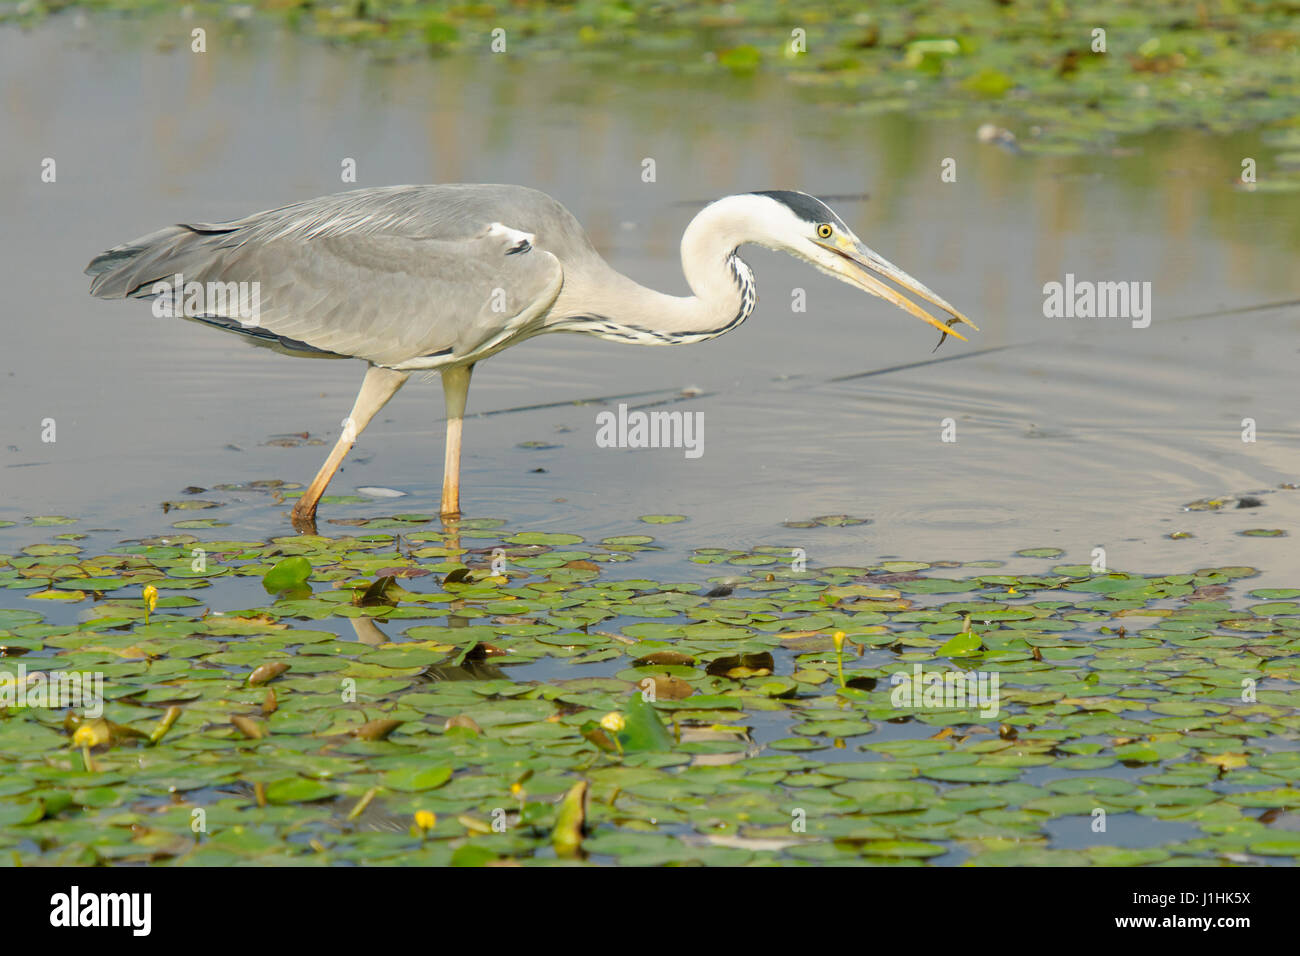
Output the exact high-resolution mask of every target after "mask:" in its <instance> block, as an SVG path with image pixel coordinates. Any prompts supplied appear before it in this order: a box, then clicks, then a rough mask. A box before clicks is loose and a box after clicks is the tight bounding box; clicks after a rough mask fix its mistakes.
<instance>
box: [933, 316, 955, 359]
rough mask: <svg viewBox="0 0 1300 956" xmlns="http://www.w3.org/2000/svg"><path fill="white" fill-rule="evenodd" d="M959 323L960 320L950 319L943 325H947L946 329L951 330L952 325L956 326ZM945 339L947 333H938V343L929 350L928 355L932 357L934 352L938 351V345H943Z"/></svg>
mask: <svg viewBox="0 0 1300 956" xmlns="http://www.w3.org/2000/svg"><path fill="white" fill-rule="evenodd" d="M960 321H961V320H960V319H957V318H952V319H949V320H948V321H947V322H946V323H944V324H945V325H947V326H948V328H952V327H953V326H954V325H956V324H957V323H958V322H960ZM947 338H948V333H947V332H940V333H939V342H938V344H937V345H935V347H934V348H932V349H930V354H931V355H933V354H934V353H935V352H937V351H939V346H940V345H943V343H944V340H945V339H947Z"/></svg>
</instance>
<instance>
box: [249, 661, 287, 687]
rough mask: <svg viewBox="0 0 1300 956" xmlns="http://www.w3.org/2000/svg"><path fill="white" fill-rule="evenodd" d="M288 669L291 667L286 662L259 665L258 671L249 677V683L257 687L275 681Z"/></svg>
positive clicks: (269, 662) (268, 662) (270, 662)
mask: <svg viewBox="0 0 1300 956" xmlns="http://www.w3.org/2000/svg"><path fill="white" fill-rule="evenodd" d="M288 669H289V665H288V664H286V663H285V662H284V661H267V662H266V663H265V664H259V665H257V668H256V670H254V671H253V673H251V674H249V675H248V682H249V683H250V684H252V685H253V686H254V687H256V686H258V685H259V684H265V683H268V682H269V681H273V680H275V679H276V678H277V677H279V676H280V675H281V674H283V673H284V672H285V671H287V670H288Z"/></svg>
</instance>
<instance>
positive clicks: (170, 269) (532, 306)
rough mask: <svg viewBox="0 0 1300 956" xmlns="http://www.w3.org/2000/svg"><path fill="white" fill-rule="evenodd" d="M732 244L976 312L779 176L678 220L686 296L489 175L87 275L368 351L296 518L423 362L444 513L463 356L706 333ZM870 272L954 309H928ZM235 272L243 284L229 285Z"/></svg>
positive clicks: (322, 207) (283, 212)
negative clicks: (437, 430)
mask: <svg viewBox="0 0 1300 956" xmlns="http://www.w3.org/2000/svg"><path fill="white" fill-rule="evenodd" d="M746 243H754V244H757V245H761V246H766V247H768V248H771V249H776V250H780V251H783V252H787V253H789V254H791V255H793V256H796V257H797V258H799V259H802V260H804V261H805V262H808V263H810V264H812V265H813V266H815V267H816V268H817V269H819V270H821V271H822V272H825V273H827V274H829V275H832V276H834V277H835V278H837V279H840V280H842V281H844V282H847V283H849V284H850V285H852V286H855V287H856V288H858V289H861V290H862V291H864V292H868V293H870V294H871V295H874V296H879V297H880V298H882V299H885V300H886V301H888V302H892V303H893V304H894V305H896V306H898V307H899V308H901V309H903V310H905V311H907V312H910V313H911V314H912V315H914V316H916V317H917V318H919V319H921V320H923V321H925V322H927V323H929V324H930V325H932V326H934V327H935V328H937V329H939V330H940V331H942V332H944V333H945V334H951V335H954V336H956V337H957V338H959V339H962V340H963V341H964V340H965V336H963V335H961V334H960V333H959V332H957V331H956V330H954V329H953V328H952V326H953V325H954V324H955V323H957V322H961V323H964V324H965V325H968V326H970V327H971V328H976V326H975V324H974V323H973V322H971V321H970V319H968V318H966V316H964V315H962V314H961V313H960V312H958V311H957V310H956V309H955V308H954V307H953V306H951V305H949V304H948V303H947V302H946V301H945V300H944V299H942V298H941V297H940V296H939V295H938V294H937V293H935V292H932V291H931V290H930V289H928V288H926V286H924V285H923V284H922V283H920V282H918V281H917V280H916V279H914V278H912V277H911V276H909V275H908V274H907V273H905V272H903V271H902V270H901V269H899V268H898V267H896V266H894V265H892V264H891V263H889V262H888V261H886V260H885V259H883V258H881V257H880V256H879V255H877V254H876V253H875V252H873V251H872V250H871V249H869V248H868V247H867V246H866V244H865V243H863V242H862V240H860V239H859V238H858V237H857V236H856V235H854V233H853V231H852V230H851V229H849V227H848V226H847V225H845V224H844V221H843V220H842V219H840V217H839V216H837V215H836V214H835V213H834V212H832V211H831V210H830V208H829V207H827V206H826V204H825V203H823V202H821V201H820V200H818V199H816V198H815V197H813V196H810V195H808V194H806V193H802V192H794V191H789V190H768V191H760V192H752V193H743V194H740V195H734V196H727V197H725V198H722V199H719V200H717V201H716V202H713V203H711V204H709V205H708V206H706V207H705V208H704V209H703V210H701V211H700V212H699V213H698V214H697V215H696V216H695V217H694V218H693V219H692V220H691V222H690V224H689V225H688V226H687V227H686V231H685V233H684V234H683V236H682V245H681V255H682V269H683V271H684V273H685V278H686V283H687V285H688V286H689V287H690V290H691V293H692V294H691V295H687V296H675V295H667V294H664V293H661V292H656V291H654V290H653V289H649V288H646V287H645V286H642V285H639V284H638V283H636V282H634V281H632V280H631V279H629V278H627V277H626V276H624V275H622V274H620V273H618V272H616V271H614V269H613V268H611V267H610V266H609V265H608V264H607V263H606V262H605V260H604V259H603V258H601V256H600V254H599V253H598V252H597V251H596V249H595V247H594V246H593V245H592V243H591V241H590V239H588V237H587V234H586V232H585V231H584V230H583V228H582V226H581V225H580V224H579V222H578V220H577V219H576V218H574V216H573V215H572V214H571V213H570V212H569V211H568V210H567V209H565V208H564V207H563V206H562V205H560V203H558V202H556V201H555V200H554V199H552V198H551V197H550V196H548V195H546V194H545V193H542V192H538V191H537V190H534V189H528V188H525V187H522V186H504V185H473V184H455V185H440V186H387V187H380V188H371V189H358V190H352V191H349V192H344V193H339V194H336V195H333V196H325V197H321V198H319V199H311V200H308V201H306V202H300V203H295V204H293V205H288V206H282V207H280V208H277V209H271V210H268V211H266V212H259V213H255V214H253V215H251V216H248V217H246V218H243V219H236V220H233V221H231V222H222V223H206V222H193V223H184V224H180V225H175V226H169V227H167V228H165V229H161V230H159V231H157V232H153V233H150V234H149V235H146V236H143V237H141V238H139V239H136V240H134V241H132V242H127V243H124V244H122V245H119V246H115V247H113V248H112V249H109V250H108V251H107V252H104V253H101V254H100V255H98V256H96V257H95V258H94V259H93V260H92V261H91V263H90V264H89V265H88V266H87V267H86V274H87V275H90V276H93V280H92V281H91V284H90V292H91V294H92V295H95V296H99V297H100V298H123V297H132V298H157V297H159V296H167V295H171V296H172V298H173V300H174V301H175V303H176V305H177V307H178V311H179V313H180V314H181V315H182V316H183V317H186V318H190V319H196V320H199V321H203V322H207V323H209V324H212V325H216V326H219V327H221V328H224V329H228V330H231V331H236V332H242V333H245V334H246V335H248V336H250V338H251V340H252V341H254V342H255V343H258V344H263V345H268V346H270V347H272V348H276V349H278V350H280V351H284V352H288V353H290V354H295V355H310V356H316V357H352V358H359V359H364V360H365V361H366V362H367V363H369V366H368V368H367V370H366V373H365V378H364V380H363V381H362V384H361V391H360V392H359V393H358V394H357V399H356V402H355V404H354V405H353V407H352V412H351V414H350V415H349V416H348V418H347V419H345V420H344V427H343V429H342V434H341V435H340V437H339V439H338V443H337V444H336V445H335V446H334V448H333V450H332V451H331V452H330V454H329V457H328V458H327V459H326V461H325V464H324V465H323V466H322V467H321V469H320V471H319V473H318V474H317V475H316V477H315V479H314V480H313V481H312V482H311V484H310V486H308V488H307V490H306V491H305V492H304V493H303V495H302V497H301V498H300V499H299V500H298V502H297V504H296V505H295V506H294V509H293V518H294V520H295V523H297V524H301V523H304V522H311V521H312V520H313V519H314V517H315V514H316V506H317V503H318V502H319V501H320V498H321V496H322V495H323V494H324V493H325V488H326V486H327V485H328V484H329V482H330V479H331V478H332V477H333V476H334V473H335V472H336V471H337V470H338V468H339V465H340V464H341V463H342V461H343V458H344V456H346V455H347V453H348V451H349V450H350V449H351V448H352V446H353V445H354V444H355V443H356V441H357V438H358V437H359V436H360V434H361V432H362V431H363V430H364V429H365V427H366V425H367V424H369V423H370V421H371V419H373V418H374V416H375V414H376V413H377V412H378V411H379V410H380V409H381V408H383V407H384V405H385V404H386V403H387V402H388V400H389V399H390V398H392V397H393V395H394V394H395V393H396V392H397V390H398V389H399V388H400V387H401V386H402V384H403V383H404V382H405V381H406V380H407V378H408V377H409V376H410V375H411V373H412V372H415V371H420V370H437V371H439V372H440V373H441V377H442V387H443V394H444V399H445V402H446V412H447V437H446V456H445V465H444V471H443V487H442V507H441V514H442V515H443V517H444V518H454V517H456V516H458V515H459V514H460V449H461V431H462V427H463V419H464V413H465V403H466V398H467V396H468V393H469V383H470V375H471V373H472V372H473V369H474V366H475V365H476V364H477V363H478V362H480V361H481V360H483V359H485V358H488V357H489V356H491V355H495V354H496V353H497V352H499V351H501V350H502V349H504V348H507V347H508V346H511V345H514V344H515V343H517V342H522V341H524V340H525V339H529V338H532V337H533V336H535V335H540V334H541V333H543V332H582V333H585V334H587V335H595V336H599V337H600V338H603V339H611V340H613V341H616V342H631V343H635V344H638V345H679V344H684V343H690V342H703V341H705V340H706V339H712V338H716V337H717V336H719V335H722V334H724V333H726V332H729V331H731V330H732V329H734V328H736V327H737V326H739V325H740V324H741V323H742V322H744V321H745V319H747V318H748V317H749V315H750V313H751V312H752V311H753V310H754V306H755V304H756V302H757V299H758V296H757V292H756V288H755V284H754V275H753V273H752V272H751V271H750V268H749V266H748V265H746V264H745V261H744V260H743V259H741V258H740V255H739V253H738V250H739V248H740V246H742V245H744V244H746ZM882 280H889V281H890V282H893V283H894V284H896V285H897V286H899V287H900V288H902V289H903V290H905V291H907V292H908V293H910V294H911V295H913V296H915V297H917V298H919V299H921V300H923V301H925V302H928V303H930V304H931V305H933V306H936V307H938V308H939V309H942V310H943V311H944V312H947V313H948V314H949V315H950V316H952V318H950V319H948V320H947V322H946V323H945V322H940V321H939V320H938V319H936V318H934V316H932V315H930V313H929V312H927V311H926V310H925V309H924V308H922V307H921V306H920V305H917V304H916V303H915V302H913V301H912V300H911V299H909V298H907V297H906V296H904V295H903V294H902V293H900V292H899V291H898V290H896V289H895V288H893V287H892V286H890V285H887V284H886V282H885V281H882ZM249 288H251V289H252V290H253V292H254V293H255V294H254V295H251V296H249V297H248V298H247V299H245V298H244V296H243V291H244V290H246V289H249ZM182 293H183V294H182ZM250 302H251V303H255V305H256V308H255V309H250V308H248V306H249V304H250ZM976 330H977V331H978V329H977V328H976Z"/></svg>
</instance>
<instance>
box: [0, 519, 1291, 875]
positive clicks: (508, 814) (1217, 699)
mask: <svg viewBox="0 0 1300 956" xmlns="http://www.w3.org/2000/svg"><path fill="white" fill-rule="evenodd" d="M371 507H373V503H372V504H371ZM340 520H342V521H346V522H348V523H349V524H348V525H347V526H346V531H347V532H348V533H346V534H341V535H337V536H334V535H294V536H283V537H274V538H271V539H270V540H256V539H223V538H221V537H211V538H204V539H200V538H198V537H197V536H195V535H193V534H191V533H188V532H180V533H172V534H167V535H165V536H159V537H153V538H147V539H141V540H131V541H126V542H117V541H113V540H109V538H111V537H112V536H111V535H106V533H105V532H94V531H88V532H86V533H84V534H82V533H78V535H77V538H78V543H75V544H74V543H72V542H70V541H66V540H56V541H53V542H38V543H34V544H28V545H25V546H22V545H20V544H19V541H20V540H21V539H22V538H23V537H24V536H27V535H32V534H35V533H37V529H39V528H42V527H44V528H48V529H50V530H49V531H47V532H46V533H47V534H48V533H51V532H53V531H55V530H59V531H61V530H62V528H61V527H59V526H60V525H76V524H77V522H75V521H74V520H73V519H67V520H66V521H63V522H49V521H39V522H38V521H37V520H34V519H33V520H31V521H29V522H28V523H26V524H23V525H18V526H12V527H10V528H7V529H5V530H4V531H3V532H0V551H3V552H4V553H0V655H2V656H3V660H2V661H0V671H3V672H4V673H5V674H6V677H7V680H6V681H5V682H3V683H0V767H3V773H0V822H3V824H4V826H3V828H0V849H3V850H4V851H5V856H6V858H8V859H10V860H13V861H17V862H24V863H35V862H43V863H65V864H66V863H95V862H155V863H157V862H167V861H179V862H183V863H187V864H231V863H238V862H256V863H265V864H277V863H278V864H302V863H308V862H325V863H348V862H361V861H364V862H389V863H409V864H454V865H484V864H487V863H493V862H503V861H514V862H519V863H525V864H527V863H543V864H544V863H547V862H555V861H561V860H567V861H581V860H586V861H589V862H594V863H608V862H617V863H623V864H657V863H686V862H697V863H708V864H745V863H759V862H764V861H777V862H784V863H789V864H797V863H807V862H825V863H863V862H865V863H895V864H896V863H911V864H919V863H926V862H929V863H938V864H951V863H959V862H971V863H976V864H991V865H1001V864H1047V863H1079V864H1087V863H1093V864H1102V865H1137V864H1158V863H1163V862H1177V863H1196V862H1204V863H1214V862H1223V861H1235V862H1240V861H1256V862H1268V861H1270V860H1274V859H1279V858H1282V859H1286V858H1289V859H1292V860H1294V859H1296V858H1300V837H1298V836H1297V834H1296V832H1295V831H1293V830H1288V829H1284V828H1281V827H1279V826H1277V825H1276V823H1277V822H1278V821H1280V820H1285V819H1286V818H1287V811H1294V810H1295V808H1296V807H1297V805H1300V783H1298V781H1300V748H1297V746H1296V741H1297V739H1298V738H1297V735H1298V732H1300V687H1298V686H1297V682H1298V681H1300V587H1297V588H1256V589H1251V587H1250V584H1249V579H1250V578H1251V577H1252V576H1254V575H1255V574H1256V572H1255V570H1254V569H1252V568H1247V567H1224V568H1201V569H1197V570H1194V571H1191V572H1188V573H1182V574H1169V575H1149V574H1137V573H1126V572H1115V571H1111V572H1106V573H1095V572H1093V571H1092V569H1091V568H1090V567H1089V566H1086V565H1071V564H1060V563H1057V562H1058V560H1059V559H1060V557H1061V554H1060V552H1059V551H1057V549H1054V548H1051V547H1046V546H1044V547H1037V548H1028V549H1025V550H1023V551H1021V552H1019V553H1018V554H1017V556H1016V558H1015V560H1016V561H1017V562H1019V564H1018V565H1017V567H1023V566H1025V563H1026V562H1029V563H1031V564H1037V563H1041V568H1039V569H1038V570H1036V571H1032V572H1025V571H1017V572H1015V573H1012V572H1011V571H1010V570H1009V568H1007V567H1002V566H1000V564H1001V563H1000V562H998V561H979V562H970V563H959V562H953V561H933V562H922V561H888V562H881V563H876V564H872V565H864V566H860V567H821V568H818V567H814V566H812V565H811V564H810V565H809V566H808V568H807V570H804V571H796V570H792V569H791V565H790V563H789V562H788V560H787V557H788V555H789V553H790V549H789V548H788V547H785V546H784V545H778V544H773V545H766V546H762V547H758V548H754V549H753V550H748V551H741V550H733V549H725V548H707V549H700V550H699V551H697V552H695V553H694V555H693V557H692V560H693V561H694V566H697V567H702V568H705V569H707V571H706V572H705V573H706V574H708V575H711V576H709V577H707V578H706V579H705V580H703V581H695V582H672V581H660V580H653V579H651V578H647V577H644V576H640V575H639V574H638V572H637V569H636V562H637V559H638V556H641V555H644V554H646V553H652V554H653V553H655V552H657V551H658V549H660V547H661V546H660V545H658V544H657V543H656V541H655V539H654V538H653V537H652V536H651V535H647V534H636V533H629V534H626V535H614V536H609V537H607V538H605V539H604V540H603V541H601V542H600V543H598V544H597V543H591V542H588V541H586V540H584V538H583V536H581V535H578V534H571V533H561V532H555V531H546V532H538V531H528V530H523V531H514V530H512V529H510V528H509V527H508V526H507V523H506V522H505V521H502V520H499V519H467V520H465V521H463V522H461V523H460V525H459V527H456V528H452V529H443V528H441V527H440V526H439V525H438V524H437V523H436V522H434V521H432V520H430V518H429V516H420V515H405V516H402V515H397V516H387V517H380V518H367V519H340ZM628 525H629V528H636V527H638V526H640V527H645V525H644V523H643V522H641V523H639V522H638V521H637V520H636V519H635V518H631V517H630V518H629V519H628ZM378 529H382V530H378ZM784 533H788V532H784ZM65 534H66V532H65ZM778 558H779V560H778ZM688 566H690V565H688ZM146 589H151V594H152V595H153V597H152V599H146V598H145V596H144V593H145V591H146ZM49 593H54V594H58V595H61V596H63V597H64V598H65V599H64V600H59V601H50V600H49V599H48V598H45V599H42V595H44V594H49ZM151 605H152V606H151ZM20 668H21V670H20ZM89 672H97V673H99V674H102V676H103V685H102V696H103V699H102V701H101V703H102V713H98V714H96V713H92V712H91V710H89V709H88V708H85V707H62V706H51V704H54V705H57V704H58V703H59V701H58V700H56V699H54V698H53V697H52V696H51V694H52V690H53V689H54V688H56V687H58V686H59V685H58V683H57V682H58V681H59V680H60V679H61V678H60V677H59V675H65V676H66V675H72V674H76V673H89ZM15 675H16V676H15ZM38 691H39V692H40V693H43V694H45V697H44V698H40V699H38V698H37V697H35V696H34V695H36V693H37V692H38ZM1120 821H1131V822H1132V825H1131V826H1124V825H1122V824H1121V822H1120ZM1108 828H1109V829H1108ZM1109 833H1115V834H1129V835H1128V836H1122V835H1116V836H1110V835H1108V834H1109ZM1134 833H1137V834H1140V836H1139V837H1134V836H1133V835H1132V834H1134Z"/></svg>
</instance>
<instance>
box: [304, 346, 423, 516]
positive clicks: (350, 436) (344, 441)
mask: <svg viewBox="0 0 1300 956" xmlns="http://www.w3.org/2000/svg"><path fill="white" fill-rule="evenodd" d="M410 374H411V373H410V372H398V371H395V370H393V369H391V368H380V367H379V366H378V365H372V366H370V368H368V369H366V377H365V379H364V380H363V381H362V382H361V391H359V392H358V393H357V400H356V402H355V403H354V404H353V406H352V414H351V415H349V416H348V418H347V421H346V422H344V425H343V434H342V435H340V436H339V440H338V443H337V444H335V446H334V450H333V451H331V452H330V456H329V457H328V458H326V459H325V464H323V465H321V469H320V471H318V472H317V473H316V477H315V478H313V479H312V483H311V484H310V485H309V486H308V488H307V490H306V491H305V492H303V496H302V497H301V498H299V499H298V503H297V504H296V505H294V506H293V521H294V524H309V523H311V522H313V521H315V519H316V505H317V503H318V502H319V501H320V499H321V495H323V494H325V488H326V487H327V486H328V485H329V483H330V479H331V478H333V477H334V472H336V471H338V470H339V465H341V464H342V463H343V458H344V456H345V455H347V453H348V452H349V451H351V450H352V446H353V445H355V444H356V443H357V438H359V437H360V435H361V433H362V432H363V431H365V428H366V426H367V425H369V424H370V420H371V419H372V418H374V417H375V415H376V414H377V413H378V412H379V410H380V409H381V408H383V407H384V406H385V405H387V404H388V400H389V399H390V398H392V397H393V396H394V395H395V394H397V390H398V389H399V388H401V387H402V383H403V382H405V381H406V380H407V378H409V377H410Z"/></svg>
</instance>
